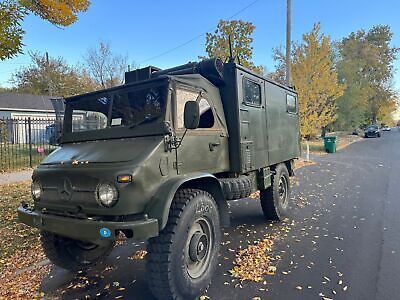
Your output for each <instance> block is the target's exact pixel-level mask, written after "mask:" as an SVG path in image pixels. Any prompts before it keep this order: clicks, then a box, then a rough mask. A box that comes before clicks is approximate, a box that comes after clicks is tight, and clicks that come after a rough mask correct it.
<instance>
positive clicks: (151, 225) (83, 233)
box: [18, 205, 158, 242]
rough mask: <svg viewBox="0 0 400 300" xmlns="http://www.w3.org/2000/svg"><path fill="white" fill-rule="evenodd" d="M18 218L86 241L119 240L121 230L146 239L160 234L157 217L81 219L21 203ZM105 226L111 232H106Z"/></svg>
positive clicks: (43, 228)
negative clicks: (114, 219)
mask: <svg viewBox="0 0 400 300" xmlns="http://www.w3.org/2000/svg"><path fill="white" fill-rule="evenodd" d="M18 219H19V221H20V222H22V223H25V224H26V225H29V226H32V227H36V228H39V229H40V230H45V231H50V232H53V233H56V234H59V235H61V236H65V237H69V238H72V239H77V240H82V241H91V242H95V241H98V242H99V241H102V240H103V241H106V240H117V239H119V238H118V233H119V232H124V233H125V235H127V236H131V237H132V238H133V239H134V240H146V239H149V238H151V237H155V236H157V235H158V220H157V219H148V218H143V219H139V220H134V221H123V222H118V221H99V220H91V219H77V218H71V217H64V216H58V215H51V214H45V213H41V212H39V211H35V210H32V209H29V208H28V207H26V206H23V205H21V206H20V207H18ZM104 230H106V232H108V233H109V234H107V235H106V236H105V235H104V234H102V233H101V232H103V233H104ZM127 233H128V234H127Z"/></svg>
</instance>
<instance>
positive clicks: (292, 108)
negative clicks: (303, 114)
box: [286, 95, 297, 114]
mask: <svg viewBox="0 0 400 300" xmlns="http://www.w3.org/2000/svg"><path fill="white" fill-rule="evenodd" d="M286 109H287V112H288V113H291V114H296V113H297V100H296V97H295V96H293V95H286Z"/></svg>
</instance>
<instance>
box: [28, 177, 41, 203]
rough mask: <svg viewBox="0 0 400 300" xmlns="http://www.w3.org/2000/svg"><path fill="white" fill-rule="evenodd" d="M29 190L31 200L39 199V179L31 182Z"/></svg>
mask: <svg viewBox="0 0 400 300" xmlns="http://www.w3.org/2000/svg"><path fill="white" fill-rule="evenodd" d="M31 192H32V197H33V200H35V201H38V200H40V197H41V196H42V186H41V184H40V182H39V181H34V182H32V185H31Z"/></svg>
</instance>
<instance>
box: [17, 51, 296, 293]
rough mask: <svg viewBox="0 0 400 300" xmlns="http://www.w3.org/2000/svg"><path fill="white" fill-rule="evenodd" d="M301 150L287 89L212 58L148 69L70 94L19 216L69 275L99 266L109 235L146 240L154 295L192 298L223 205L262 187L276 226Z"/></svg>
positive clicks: (210, 255)
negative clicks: (56, 136)
mask: <svg viewBox="0 0 400 300" xmlns="http://www.w3.org/2000/svg"><path fill="white" fill-rule="evenodd" d="M299 151H300V147H299V116H298V105H297V95H296V92H295V91H294V90H293V89H291V88H289V87H287V86H283V85H281V84H278V83H276V82H273V81H271V80H270V79H267V78H264V77H261V76H260V75H258V74H256V73H254V72H252V71H250V70H248V69H246V68H244V67H242V66H240V65H239V64H237V63H235V62H232V61H230V62H227V63H223V62H222V61H221V60H220V59H218V58H213V59H208V60H204V61H201V62H194V63H187V64H185V65H182V66H178V67H174V68H171V69H166V70H160V69H158V68H155V67H147V68H143V69H139V70H135V71H132V72H127V73H126V74H125V84H124V85H122V86H118V87H114V88H110V89H105V90H101V91H96V92H93V93H88V94H83V95H79V96H74V97H70V98H67V99H65V111H64V117H63V126H62V134H61V137H60V144H59V147H58V149H57V150H55V151H54V152H52V153H51V154H50V155H49V156H48V157H47V158H46V159H44V161H43V162H42V163H41V164H40V165H39V166H38V167H37V168H36V170H35V171H34V173H33V176H32V197H33V199H34V205H33V206H29V205H27V204H26V203H22V204H21V206H20V207H19V208H18V213H19V219H20V221H21V222H23V223H25V224H27V225H30V226H34V227H37V228H39V229H40V230H41V242H42V245H43V248H44V251H45V253H46V255H47V256H48V258H49V259H50V260H51V261H52V262H53V263H54V264H55V265H57V266H60V267H62V268H65V269H69V270H78V269H82V268H86V267H89V266H92V265H93V264H96V263H98V262H100V261H102V260H103V259H104V258H105V257H106V256H107V255H108V254H109V253H110V251H111V250H112V249H113V246H114V242H115V241H116V240H119V239H133V240H147V241H148V243H147V251H148V253H147V255H146V265H147V274H148V283H149V286H150V289H151V290H152V292H153V294H154V295H155V297H156V298H159V299H192V298H195V297H196V296H198V295H199V294H200V293H201V292H202V291H204V290H205V289H206V287H207V286H208V285H209V283H210V280H211V276H212V274H213V273H214V271H215V269H216V266H217V260H218V252H219V246H220V240H221V234H220V227H221V226H229V212H228V203H227V201H229V200H234V199H241V198H245V197H247V196H249V195H250V194H251V193H252V192H255V191H258V190H259V191H260V203H261V209H262V211H263V212H264V215H265V217H266V219H270V220H280V219H282V218H283V217H284V216H285V215H286V214H287V212H288V208H289V190H290V184H289V178H290V176H292V175H293V172H294V171H293V162H294V159H295V158H296V157H298V156H299Z"/></svg>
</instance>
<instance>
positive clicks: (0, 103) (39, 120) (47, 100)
mask: <svg viewBox="0 0 400 300" xmlns="http://www.w3.org/2000/svg"><path fill="white" fill-rule="evenodd" d="M51 99H52V98H51V97H49V96H38V95H30V94H17V93H0V131H1V139H2V141H1V142H6V141H7V142H8V143H12V144H27V143H33V144H44V143H46V142H48V140H49V138H50V136H51V135H52V132H53V131H54V129H53V128H54V126H55V125H54V124H55V120H56V114H55V112H54V108H53V105H52V101H51Z"/></svg>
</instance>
